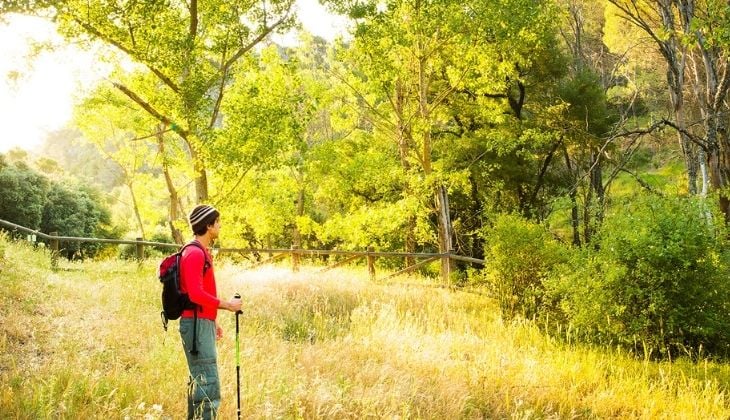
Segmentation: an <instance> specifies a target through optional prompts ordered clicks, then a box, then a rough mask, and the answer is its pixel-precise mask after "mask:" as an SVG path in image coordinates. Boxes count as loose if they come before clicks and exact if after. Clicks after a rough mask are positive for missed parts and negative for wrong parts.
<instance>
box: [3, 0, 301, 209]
mask: <svg viewBox="0 0 730 420" xmlns="http://www.w3.org/2000/svg"><path fill="white" fill-rule="evenodd" d="M48 3H50V6H51V7H48V6H49V4H48ZM48 3H47V2H35V1H27V2H11V3H7V4H3V6H2V7H0V13H3V12H8V11H22V12H32V13H36V14H48V13H51V14H52V15H53V18H54V19H55V20H56V21H57V22H58V23H59V31H60V32H61V33H62V34H63V35H64V36H65V37H66V38H67V39H69V40H95V41H100V42H102V43H104V44H106V45H108V46H110V47H113V48H114V49H116V50H117V51H118V52H120V53H122V54H123V55H124V56H125V57H126V59H129V60H132V61H133V62H135V63H137V64H139V65H141V66H142V67H143V68H144V69H145V72H146V75H147V76H148V78H147V79H146V80H145V82H146V83H141V84H140V85H138V86H130V85H129V84H127V83H125V82H124V81H123V80H122V79H121V78H115V79H112V80H111V84H112V86H113V87H114V88H115V89H117V90H118V91H119V92H121V93H122V94H123V95H125V96H126V98H127V100H128V101H129V102H130V103H132V104H134V106H136V107H137V109H138V110H140V111H142V112H144V113H146V114H148V115H149V116H151V117H152V118H154V119H155V120H157V121H158V122H160V123H161V124H163V125H165V126H166V127H168V128H169V129H170V130H172V131H173V132H174V133H175V134H176V135H178V136H179V137H180V138H181V139H182V140H183V141H184V142H185V143H186V144H187V146H188V151H189V153H190V159H191V162H192V164H193V168H194V173H195V176H194V179H195V185H196V201H206V200H208V198H209V193H208V179H207V167H208V159H209V154H208V152H207V150H206V145H207V144H208V142H209V140H210V138H211V136H212V133H214V132H215V130H216V127H217V124H218V123H219V120H220V104H221V102H222V100H223V98H224V96H225V93H226V91H227V88H228V86H229V83H230V80H231V79H230V78H231V77H232V75H233V74H235V72H236V71H237V70H238V66H239V64H240V62H241V59H242V58H243V57H245V56H246V55H247V54H248V53H250V52H251V51H252V50H253V49H254V47H256V46H257V45H258V44H259V43H260V42H261V41H262V40H263V39H265V38H266V36H267V35H269V34H270V33H272V32H273V31H275V30H278V29H284V28H287V27H289V26H290V25H291V24H292V23H293V15H292V14H291V13H290V10H291V7H292V5H293V3H294V1H293V0H273V1H261V2H252V3H250V4H245V5H244V4H241V3H240V2H236V1H230V0H220V1H215V2H204V3H198V1H197V0H192V1H189V2H187V1H172V2H125V3H119V2H117V1H112V0H98V1H94V2H87V1H80V0H64V1H58V2H48Z"/></svg>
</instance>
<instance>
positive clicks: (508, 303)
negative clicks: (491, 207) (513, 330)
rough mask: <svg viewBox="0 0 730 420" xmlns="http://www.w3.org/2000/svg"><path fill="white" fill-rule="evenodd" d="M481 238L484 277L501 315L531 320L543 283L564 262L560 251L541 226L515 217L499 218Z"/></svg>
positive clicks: (538, 303) (562, 252)
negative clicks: (484, 258) (483, 250)
mask: <svg viewBox="0 0 730 420" xmlns="http://www.w3.org/2000/svg"><path fill="white" fill-rule="evenodd" d="M483 236H484V238H485V240H486V247H485V254H486V260H487V265H486V267H485V269H484V277H485V281H486V282H487V284H488V286H489V288H490V290H491V291H492V293H493V295H494V297H495V298H496V299H497V300H498V301H499V305H500V308H501V310H502V315H503V316H504V317H506V318H512V317H514V316H515V315H518V314H519V315H522V316H524V317H525V318H532V317H534V316H535V315H536V314H537V311H538V308H539V307H540V306H541V304H542V300H543V294H544V293H543V292H544V289H543V281H544V280H545V279H546V278H547V277H548V276H549V274H550V272H551V270H552V269H553V268H554V267H555V266H556V265H558V264H559V263H560V262H562V261H563V259H564V251H563V248H562V247H561V246H560V244H558V243H557V241H555V240H554V239H553V238H552V236H551V235H550V234H549V233H548V232H547V231H546V230H545V229H544V228H543V227H542V226H540V225H538V224H535V223H533V222H530V221H527V220H525V219H523V218H521V217H519V216H514V215H502V216H499V217H498V218H497V220H496V221H495V223H494V226H493V227H491V228H488V229H487V230H486V231H485V232H483Z"/></svg>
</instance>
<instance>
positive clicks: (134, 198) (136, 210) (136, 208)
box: [127, 181, 146, 240]
mask: <svg viewBox="0 0 730 420" xmlns="http://www.w3.org/2000/svg"><path fill="white" fill-rule="evenodd" d="M127 188H129V195H130V196H131V197H132V207H133V208H134V217H135V219H137V226H138V227H139V233H140V237H141V238H142V240H144V239H145V238H146V236H145V233H144V224H143V223H142V216H141V215H140V214H139V205H138V204H137V195H136V194H135V193H134V186H133V185H132V182H131V181H129V182H127Z"/></svg>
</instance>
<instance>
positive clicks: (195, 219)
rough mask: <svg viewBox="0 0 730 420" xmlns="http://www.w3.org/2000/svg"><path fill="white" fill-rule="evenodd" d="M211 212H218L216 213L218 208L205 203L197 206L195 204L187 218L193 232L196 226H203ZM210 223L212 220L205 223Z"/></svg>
mask: <svg viewBox="0 0 730 420" xmlns="http://www.w3.org/2000/svg"><path fill="white" fill-rule="evenodd" d="M211 214H216V215H217V214H220V213H218V210H216V209H215V207H213V206H209V205H207V204H200V205H198V206H195V208H194V209H193V211H191V212H190V216H188V220H189V221H190V227H191V228H192V229H193V232H195V231H197V230H198V229H196V228H202V227H204V226H203V224H205V223H206V221H207V219H208V217H209V216H210V215H211ZM213 221H215V220H213ZM211 223H212V222H208V223H207V224H211Z"/></svg>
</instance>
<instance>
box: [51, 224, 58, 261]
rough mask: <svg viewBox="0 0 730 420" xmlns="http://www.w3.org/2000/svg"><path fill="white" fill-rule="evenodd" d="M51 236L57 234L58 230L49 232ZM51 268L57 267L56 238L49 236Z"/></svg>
mask: <svg viewBox="0 0 730 420" xmlns="http://www.w3.org/2000/svg"><path fill="white" fill-rule="evenodd" d="M50 235H51V236H58V232H51V233H50ZM51 268H52V269H54V270H55V269H57V268H58V239H55V238H51Z"/></svg>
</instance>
